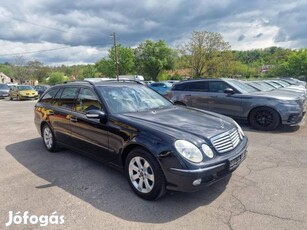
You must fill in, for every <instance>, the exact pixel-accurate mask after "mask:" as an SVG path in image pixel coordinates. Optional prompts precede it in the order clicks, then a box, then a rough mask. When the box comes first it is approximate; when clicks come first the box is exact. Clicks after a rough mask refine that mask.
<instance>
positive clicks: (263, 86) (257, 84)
mask: <svg viewBox="0 0 307 230" xmlns="http://www.w3.org/2000/svg"><path fill="white" fill-rule="evenodd" d="M245 83H246V84H248V85H250V86H252V87H254V88H255V89H257V90H259V91H270V94H276V95H282V96H283V95H288V96H299V97H302V98H304V99H305V100H306V97H307V94H306V92H304V91H298V90H293V89H291V88H287V87H284V88H274V87H273V86H271V85H270V84H268V83H267V82H264V81H245Z"/></svg>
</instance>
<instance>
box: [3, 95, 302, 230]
mask: <svg viewBox="0 0 307 230" xmlns="http://www.w3.org/2000/svg"><path fill="white" fill-rule="evenodd" d="M34 104H35V102H34V101H22V102H19V101H13V102H12V101H8V100H0V229H6V227H5V223H6V222H8V220H9V211H13V212H14V213H16V212H18V211H20V212H21V214H23V213H24V212H25V211H29V215H37V216H40V215H51V214H52V213H54V212H55V211H56V212H57V213H56V215H58V216H60V215H64V220H65V222H64V224H62V225H60V224H59V225H51V224H49V225H48V227H45V229H74V230H75V229H82V230H84V229H105V228H111V229H193V230H194V229H259V230H264V229H278V230H280V229H307V179H306V178H307V125H305V124H302V125H301V126H300V127H292V128H282V129H280V130H277V131H274V132H255V131H253V130H251V129H249V128H247V127H244V130H245V134H246V135H247V136H248V137H249V140H250V141H249V148H248V150H249V152H248V156H247V159H246V160H245V161H244V162H243V164H242V165H241V166H240V167H239V168H238V169H237V170H236V171H235V172H234V173H233V175H232V176H231V177H229V178H226V179H225V180H222V181H220V182H218V183H216V184H215V185H213V186H211V187H209V188H208V189H207V190H203V191H200V192H196V193H168V194H167V195H166V196H164V197H163V198H162V199H160V200H158V201H154V202H149V201H144V200H142V199H140V198H138V197H137V196H135V195H134V193H133V192H132V191H131V189H130V187H129V185H128V183H127V181H126V179H125V177H124V175H123V174H122V173H120V172H118V171H116V170H114V169H112V168H110V167H108V166H105V165H102V164H100V163H98V162H95V161H93V160H90V159H87V158H85V157H82V156H80V155H78V154H75V153H73V152H72V151H69V150H65V151H61V152H59V153H49V152H48V151H46V150H45V148H44V146H43V142H42V140H41V138H40V136H39V135H38V133H37V131H36V128H35V126H34V123H33V106H34ZM9 228H10V229H37V228H39V225H31V224H27V225H24V224H20V225H13V224H12V225H11V226H10V227H9Z"/></svg>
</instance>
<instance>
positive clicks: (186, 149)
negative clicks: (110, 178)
mask: <svg viewBox="0 0 307 230" xmlns="http://www.w3.org/2000/svg"><path fill="white" fill-rule="evenodd" d="M139 96H141V97H139ZM132 101H133V102H132ZM133 103H134V104H133ZM136 104H138V106H136V107H134V105H136ZM157 105H158V106H157ZM35 124H36V127H37V130H38V132H39V133H40V134H41V135H42V137H43V140H44V143H45V146H46V147H47V149H48V150H49V151H55V150H57V148H58V146H59V145H60V146H65V147H68V148H70V149H73V150H75V151H77V152H80V153H82V154H85V155H86V156H89V157H92V158H95V159H98V160H100V161H103V162H106V163H107V164H109V165H111V166H114V167H116V168H118V169H121V170H123V171H125V172H126V174H127V176H128V182H129V184H130V186H131V187H132V189H133V190H134V192H136V193H137V195H139V196H141V197H142V198H144V199H148V200H152V199H157V198H158V197H160V196H161V195H163V194H164V191H165V190H166V189H170V190H177V191H196V190H199V189H200V188H202V187H204V186H207V185H209V184H212V183H213V182H215V181H217V180H219V179H221V178H223V177H224V176H226V175H228V174H230V173H231V172H233V171H234V170H235V169H236V168H237V167H238V166H239V164H240V163H241V162H242V161H243V160H244V159H245V156H246V151H247V150H246V148H247V137H246V136H245V135H244V133H243V131H242V130H241V128H240V126H239V125H238V124H237V123H236V122H234V121H233V120H232V119H231V118H228V117H225V116H223V115H218V114H215V113H211V112H206V111H203V110H199V109H193V108H188V107H181V106H175V105H173V104H172V103H171V102H170V101H168V100H167V99H165V98H164V97H163V96H161V95H159V94H158V93H156V92H155V91H153V90H151V89H149V88H148V87H146V86H143V85H141V84H138V83H135V82H130V83H127V82H113V81H112V82H100V83H95V84H94V83H89V82H79V83H78V82H75V83H67V84H63V85H56V86H54V87H51V88H50V89H48V90H47V91H46V92H45V93H44V94H43V95H42V97H41V98H40V99H39V101H38V102H37V104H36V106H35ZM189 154H190V155H189ZM183 155H184V156H183ZM142 164H143V166H142V167H138V166H139V165H142ZM146 166H147V169H146V170H145V168H146ZM149 166H150V167H149ZM133 170H135V171H133ZM146 176H147V177H146ZM136 177H139V178H136ZM135 178H136V179H135ZM151 179H152V180H154V181H150V180H151ZM146 180H147V182H146ZM143 182H144V183H143ZM145 182H146V183H147V184H146V183H145ZM147 185H148V186H149V188H150V187H152V190H149V189H148V191H147V190H146V189H147V187H146V186H147Z"/></svg>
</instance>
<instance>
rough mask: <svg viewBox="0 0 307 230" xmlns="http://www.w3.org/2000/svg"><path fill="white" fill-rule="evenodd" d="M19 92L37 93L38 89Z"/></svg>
mask: <svg viewBox="0 0 307 230" xmlns="http://www.w3.org/2000/svg"><path fill="white" fill-rule="evenodd" d="M19 92H20V93H30V94H32V93H37V91H35V90H19Z"/></svg>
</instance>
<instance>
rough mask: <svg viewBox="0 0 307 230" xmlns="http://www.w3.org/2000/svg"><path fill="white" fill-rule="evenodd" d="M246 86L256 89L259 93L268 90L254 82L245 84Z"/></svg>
mask: <svg viewBox="0 0 307 230" xmlns="http://www.w3.org/2000/svg"><path fill="white" fill-rule="evenodd" d="M246 84H248V85H250V86H252V87H254V88H256V89H258V90H259V91H268V89H266V87H264V86H262V85H259V84H257V83H255V82H246Z"/></svg>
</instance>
